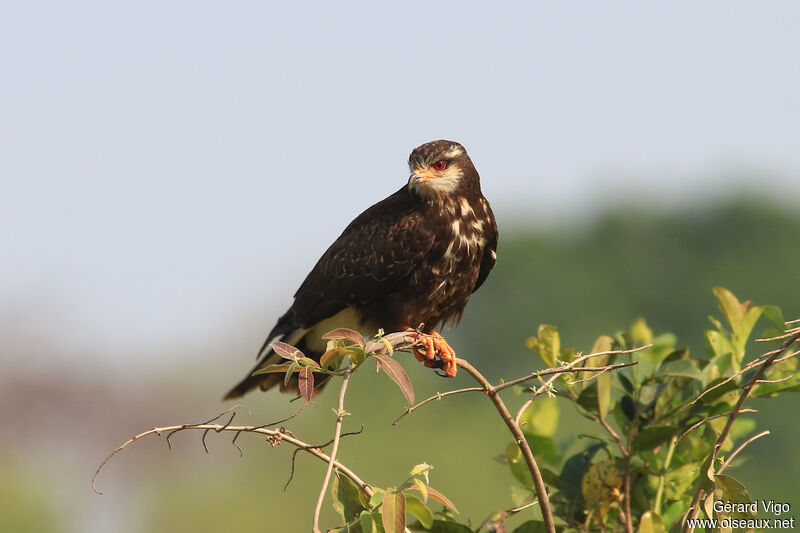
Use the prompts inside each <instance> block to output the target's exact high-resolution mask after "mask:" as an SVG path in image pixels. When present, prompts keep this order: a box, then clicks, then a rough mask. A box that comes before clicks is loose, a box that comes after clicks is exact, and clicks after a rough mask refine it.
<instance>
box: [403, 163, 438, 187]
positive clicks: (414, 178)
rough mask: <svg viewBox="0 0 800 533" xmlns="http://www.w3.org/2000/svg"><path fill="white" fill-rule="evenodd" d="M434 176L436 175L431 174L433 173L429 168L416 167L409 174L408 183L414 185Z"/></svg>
mask: <svg viewBox="0 0 800 533" xmlns="http://www.w3.org/2000/svg"><path fill="white" fill-rule="evenodd" d="M435 177H436V176H435V175H433V173H432V172H430V171H429V170H427V169H421V168H418V169H415V170H414V172H412V173H411V176H410V177H409V178H408V184H409V185H410V186H412V187H414V186H416V185H417V184H419V183H425V182H426V181H428V180H430V179H433V178H435Z"/></svg>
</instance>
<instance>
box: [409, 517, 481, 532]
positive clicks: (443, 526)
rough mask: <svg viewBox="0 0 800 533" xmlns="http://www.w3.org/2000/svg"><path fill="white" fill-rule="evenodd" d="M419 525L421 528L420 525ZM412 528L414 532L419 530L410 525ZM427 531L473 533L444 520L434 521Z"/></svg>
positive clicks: (415, 526) (466, 528) (468, 529)
mask: <svg viewBox="0 0 800 533" xmlns="http://www.w3.org/2000/svg"><path fill="white" fill-rule="evenodd" d="M419 525H420V526H421V525H422V524H419ZM412 528H413V530H414V531H418V530H419V528H418V527H417V525H416V524H414V525H412ZM428 531H429V532H430V533H473V531H472V530H471V529H470V528H468V527H467V526H465V525H462V524H458V523H456V522H449V521H445V520H434V521H433V525H432V526H431V527H430V528H429V529H428Z"/></svg>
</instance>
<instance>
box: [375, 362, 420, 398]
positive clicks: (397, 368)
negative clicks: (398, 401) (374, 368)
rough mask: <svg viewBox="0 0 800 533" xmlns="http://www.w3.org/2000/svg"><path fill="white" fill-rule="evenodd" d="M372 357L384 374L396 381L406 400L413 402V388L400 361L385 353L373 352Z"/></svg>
mask: <svg viewBox="0 0 800 533" xmlns="http://www.w3.org/2000/svg"><path fill="white" fill-rule="evenodd" d="M374 357H375V359H377V360H378V366H380V368H381V369H382V370H383V371H384V372H386V375H387V376H389V377H390V378H391V379H392V381H394V382H395V383H397V386H398V387H400V390H401V391H403V395H404V396H405V397H406V400H408V403H410V404H413V403H414V388H413V387H412V386H411V380H410V379H408V374H406V371H405V370H403V367H402V366H401V365H400V363H398V362H397V361H395V360H394V359H392V358H391V357H389V356H386V355H380V354H375V356H374Z"/></svg>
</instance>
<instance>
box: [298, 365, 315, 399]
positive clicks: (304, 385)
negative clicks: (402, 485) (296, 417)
mask: <svg viewBox="0 0 800 533" xmlns="http://www.w3.org/2000/svg"><path fill="white" fill-rule="evenodd" d="M297 386H298V388H299V389H300V396H302V397H303V399H304V400H305V401H306V402H310V401H311V394H312V393H313V392H314V372H313V371H312V370H311V367H310V366H304V367H303V368H301V369H300V375H299V376H297Z"/></svg>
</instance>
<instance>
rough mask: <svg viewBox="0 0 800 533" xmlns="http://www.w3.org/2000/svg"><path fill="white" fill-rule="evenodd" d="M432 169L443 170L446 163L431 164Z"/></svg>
mask: <svg viewBox="0 0 800 533" xmlns="http://www.w3.org/2000/svg"><path fill="white" fill-rule="evenodd" d="M433 168H435V169H436V170H444V169H446V168H447V161H437V162H436V163H434V164H433Z"/></svg>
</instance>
